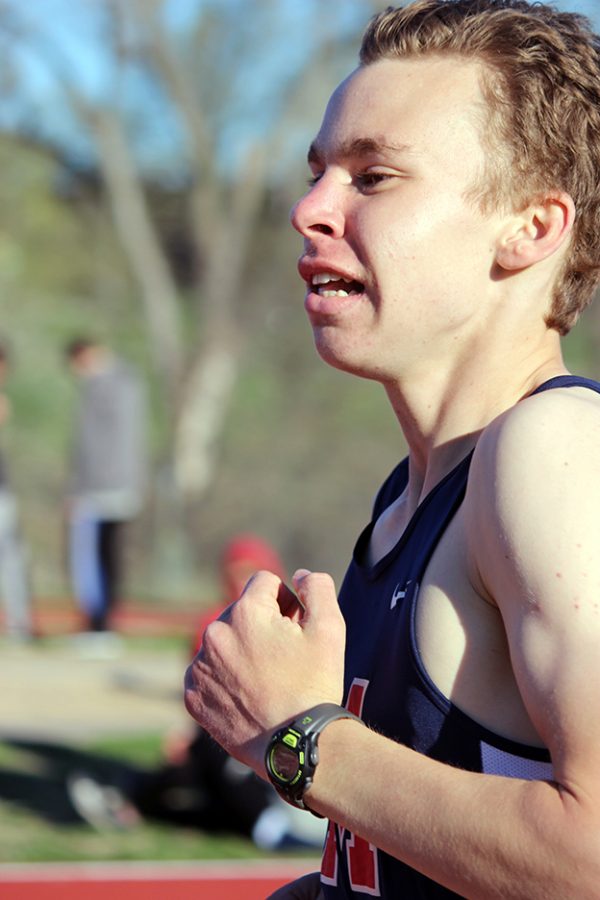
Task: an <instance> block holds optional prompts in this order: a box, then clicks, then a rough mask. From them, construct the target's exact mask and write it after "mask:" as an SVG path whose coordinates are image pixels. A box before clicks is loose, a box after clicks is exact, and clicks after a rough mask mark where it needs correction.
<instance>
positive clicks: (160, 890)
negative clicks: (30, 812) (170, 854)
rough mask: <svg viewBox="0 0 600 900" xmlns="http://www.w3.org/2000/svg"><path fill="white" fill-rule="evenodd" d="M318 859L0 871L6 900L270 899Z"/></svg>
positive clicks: (9, 867)
mask: <svg viewBox="0 0 600 900" xmlns="http://www.w3.org/2000/svg"><path fill="white" fill-rule="evenodd" d="M317 867H318V861H316V860H310V859H307V860H277V861H274V862H265V861H262V860H260V861H253V860H250V861H247V862H241V861H239V860H231V861H225V860H220V861H219V862H206V863H170V862H167V863H158V862H157V863H68V864H66V863H55V864H52V863H40V864H32V865H17V864H7V865H2V866H0V897H1V898H2V900H265V898H267V897H268V896H269V894H270V893H271V892H272V891H274V890H276V889H277V888H278V887H281V886H282V885H284V884H287V882H289V881H292V880H293V879H294V878H298V877H299V876H300V875H304V874H305V873H306V872H312V871H314V870H315V869H316V868H317Z"/></svg>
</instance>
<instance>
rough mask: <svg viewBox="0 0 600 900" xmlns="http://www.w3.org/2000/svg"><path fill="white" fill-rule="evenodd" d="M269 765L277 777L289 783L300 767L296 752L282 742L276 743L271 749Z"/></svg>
mask: <svg viewBox="0 0 600 900" xmlns="http://www.w3.org/2000/svg"><path fill="white" fill-rule="evenodd" d="M271 766H272V768H273V771H274V773H275V775H276V776H277V778H279V779H281V781H283V782H284V783H285V784H290V783H291V782H292V781H294V779H295V778H296V777H297V775H298V770H299V768H300V763H299V761H298V754H297V753H296V751H295V750H292V748H291V747H288V746H286V745H285V744H283V743H280V744H277V745H276V746H275V747H274V748H273V750H272V751H271Z"/></svg>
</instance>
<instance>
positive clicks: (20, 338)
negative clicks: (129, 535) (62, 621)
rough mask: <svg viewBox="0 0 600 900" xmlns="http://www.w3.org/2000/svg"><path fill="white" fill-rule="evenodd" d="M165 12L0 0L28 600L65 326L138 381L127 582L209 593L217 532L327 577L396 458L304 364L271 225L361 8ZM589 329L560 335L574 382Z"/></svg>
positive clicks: (376, 422)
mask: <svg viewBox="0 0 600 900" xmlns="http://www.w3.org/2000/svg"><path fill="white" fill-rule="evenodd" d="M176 5H177V4H176V3H175V2H173V0H172V2H169V0H87V2H86V3H85V4H76V5H73V4H71V8H70V10H69V7H68V5H67V4H66V3H64V2H61V0H55V2H53V3H50V2H49V0H48V3H47V6H48V9H47V10H46V12H48V11H49V8H50V7H52V8H54V9H56V10H62V12H60V16H63V17H64V19H63V22H62V25H63V28H62V30H61V29H58V28H55V29H54V31H53V29H52V27H51V26H52V25H55V26H58V25H59V24H60V16H59V14H58V13H57V19H56V22H54V21H53V19H52V16H48V15H47V16H45V17H44V18H42V17H41V16H39V15H37V13H36V10H35V9H31V8H30V6H29V5H23V4H19V3H18V2H16V0H0V92H1V96H2V98H3V104H0V129H2V131H3V133H4V137H2V138H1V139H0V164H1V167H2V168H1V173H2V175H1V177H0V200H1V202H0V286H1V289H2V319H1V323H0V331H2V333H4V334H6V335H7V336H8V337H9V339H10V341H11V342H12V344H13V347H14V359H15V365H14V370H13V375H12V378H11V381H10V384H9V391H10V394H11V398H12V401H13V416H12V420H11V421H10V423H9V425H8V426H7V427H6V428H5V429H4V431H5V434H4V435H3V442H4V443H5V445H6V449H7V452H8V455H9V463H10V468H11V471H12V477H13V481H14V482H15V486H16V488H17V490H18V492H19V494H20V496H21V498H22V502H23V511H24V526H25V531H26V535H27V537H28V539H29V542H30V545H31V548H32V556H33V563H34V579H35V586H36V589H37V592H38V593H39V594H41V595H51V594H59V593H63V592H64V591H65V590H67V582H66V578H65V572H64V568H63V566H62V557H63V545H64V542H63V535H62V511H61V510H62V506H61V504H62V494H63V486H64V481H65V474H66V465H67V453H68V444H69V427H70V411H71V406H72V402H73V391H74V387H73V385H72V384H71V382H70V380H69V378H68V377H67V374H66V371H65V369H64V366H63V362H62V358H61V356H62V347H63V345H64V343H65V341H66V340H67V339H68V338H69V337H70V336H72V335H73V334H75V333H80V332H84V333H92V334H95V335H98V336H99V337H100V338H101V339H103V340H106V341H107V343H109V344H110V345H112V346H113V347H115V349H116V350H118V351H119V352H121V353H122V354H124V355H125V356H127V357H128V358H129V359H131V360H132V361H133V362H135V363H136V364H137V365H138V366H139V367H140V369H141V370H142V371H143V372H144V373H145V375H146V377H147V380H148V385H149V388H150V393H151V398H152V409H153V422H152V434H151V436H150V439H151V442H152V452H153V458H154V461H155V471H154V474H155V478H154V484H153V493H152V496H151V498H150V501H149V504H148V508H147V510H146V513H145V515H144V516H143V519H142V521H141V522H140V523H139V527H138V528H137V531H136V534H135V540H134V542H133V545H132V555H131V571H132V579H131V583H130V592H131V593H132V594H135V595H137V596H143V597H145V598H149V599H155V600H157V601H164V602H166V601H174V600H176V599H177V598H178V597H185V596H190V595H191V594H198V595H202V596H204V595H206V594H207V593H208V592H210V590H211V588H212V578H213V571H214V559H215V556H216V554H217V553H218V551H219V548H220V547H221V545H222V543H223V542H224V541H225V540H226V539H227V537H229V536H230V535H231V534H232V533H233V532H237V531H240V530H246V529H252V530H257V531H258V532H260V533H262V534H263V535H264V536H265V537H268V538H271V539H272V540H273V541H274V542H275V543H276V545H277V546H278V548H279V549H280V550H281V552H282V553H283V555H284V558H285V560H286V561H287V563H288V565H289V566H290V568H293V567H295V566H296V565H307V566H312V567H316V568H325V569H327V570H329V571H332V573H333V574H334V575H335V576H336V577H337V578H338V579H339V577H340V576H341V574H342V572H343V569H344V567H345V564H346V561H347V557H348V553H349V551H350V549H351V546H352V542H353V540H354V538H355V536H356V534H357V533H358V531H359V530H360V528H361V527H362V524H363V523H364V521H365V520H366V518H367V516H368V512H369V507H370V502H371V498H372V496H373V494H374V492H375V490H376V488H377V487H378V485H379V483H380V482H381V480H382V478H383V477H384V476H385V475H386V474H387V472H388V470H389V469H390V468H391V467H392V466H393V465H394V464H395V462H396V461H397V459H398V458H399V457H400V456H401V455H402V453H403V452H404V445H403V441H402V438H401V436H400V434H399V432H398V429H397V427H396V424H395V422H394V421H393V418H392V416H391V413H390V412H389V410H388V406H387V401H386V400H385V397H384V394H383V391H382V390H381V389H380V388H379V387H378V386H376V385H374V384H370V383H367V382H360V381H357V380H355V379H348V378H347V377H345V376H344V375H341V374H340V373H338V372H334V371H331V370H329V369H327V368H326V367H325V366H324V365H323V364H322V363H320V361H318V359H317V357H316V354H315V352H314V349H313V346H312V339H311V335H310V329H309V327H308V324H307V322H306V318H305V315H304V312H303V309H302V294H303V289H302V285H301V284H300V282H299V279H298V277H297V275H296V274H295V260H296V257H297V255H298V251H299V246H300V243H299V240H298V239H297V236H295V235H294V233H293V232H292V230H291V228H290V227H289V226H288V225H287V216H288V210H289V207H290V206H291V204H292V203H293V201H294V200H295V198H296V197H297V196H299V195H300V194H301V193H302V192H303V190H304V187H303V183H302V175H303V172H304V168H305V167H304V163H303V156H304V153H305V150H306V145H307V143H308V141H309V140H310V138H311V137H312V136H313V134H314V132H315V131H316V129H317V128H318V124H319V121H320V117H321V113H322V110H323V108H324V104H325V102H326V99H327V97H328V95H329V93H330V92H331V89H332V88H333V87H334V85H335V84H336V83H337V82H338V81H339V80H340V78H341V77H343V75H344V74H345V73H346V72H348V71H349V70H350V69H351V68H352V66H353V65H354V63H355V57H356V48H357V44H358V36H359V33H360V31H361V30H362V27H363V25H364V23H365V21H366V19H367V17H368V16H369V15H370V14H371V13H372V12H373V9H374V8H375V4H373V3H371V2H370V0H356V2H355V3H353V4H348V5H343V6H342V5H341V4H336V3H325V2H322V0H306V2H303V4H297V3H294V2H292V0H289V2H288V0H251V2H243V3H242V2H240V0H223V2H208V0H207V2H204V3H200V2H198V3H194V2H190V3H188V4H187V5H186V4H180V5H182V6H184V7H186V8H187V14H186V19H185V22H183V24H182V22H181V21H179V20H176V19H174V18H173V16H172V13H173V8H174V7H175V6H176ZM73 17H75V18H73ZM82 23H83V25H85V28H83V29H82ZM76 25H77V26H78V28H79V29H80V30H79V31H78V30H77V28H76V27H75V26H76ZM70 29H71V30H70ZM27 60H29V64H27ZM32 60H33V61H34V64H32ZM40 73H41V74H40ZM42 82H43V83H44V84H45V85H46V88H45V90H46V94H45V95H44V96H45V98H46V99H45V101H44V100H40V93H39V92H40V83H42ZM596 321H597V317H595V315H594V314H593V313H592V314H588V317H587V319H586V322H587V323H588V324H587V325H584V327H583V328H582V329H580V330H579V331H578V332H577V335H576V336H574V337H573V338H570V339H569V342H570V343H569V352H570V353H571V354H572V357H573V359H574V360H575V361H576V363H577V365H578V366H579V368H580V369H582V368H583V369H584V370H585V371H588V372H589V373H590V374H597V372H596V373H595V372H594V361H593V353H594V348H595V346H596V345H597V340H598V331H599V330H600V329H598V327H597V326H596ZM184 535H185V537H184Z"/></svg>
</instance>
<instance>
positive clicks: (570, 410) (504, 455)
mask: <svg viewBox="0 0 600 900" xmlns="http://www.w3.org/2000/svg"><path fill="white" fill-rule="evenodd" d="M599 449H600V394H597V393H595V392H594V391H592V390H590V389H589V388H562V389H561V388H558V389H556V390H552V391H546V392H544V393H541V394H536V395H533V396H531V397H528V398H526V399H525V400H523V401H521V403H519V404H517V405H516V406H514V407H513V408H512V409H510V410H508V411H507V412H506V413H504V414H503V415H502V416H499V417H498V419H496V420H495V421H494V422H492V423H491V424H490V425H489V426H488V427H487V428H486V429H485V431H484V432H483V434H482V435H481V438H480V440H479V442H478V445H477V448H476V450H475V454H474V457H473V466H472V471H471V477H470V489H471V494H472V495H475V494H477V495H481V492H482V491H483V492H484V494H485V498H486V502H488V503H489V502H490V501H492V500H493V502H494V506H497V505H498V504H499V505H500V507H501V508H504V505H505V504H508V505H509V507H511V506H515V505H516V506H517V507H520V506H521V505H522V504H523V503H525V502H529V501H530V500H532V499H533V498H534V497H537V498H538V499H541V498H543V496H544V495H546V494H548V495H552V494H553V493H554V491H556V490H561V491H562V490H563V489H564V488H565V486H567V485H570V486H572V487H573V488H575V487H576V482H577V481H578V480H579V479H584V480H587V479H588V478H590V477H592V476H593V475H594V474H597V473H598V471H599V470H600V453H599V452H598V451H599ZM509 511H510V509H509Z"/></svg>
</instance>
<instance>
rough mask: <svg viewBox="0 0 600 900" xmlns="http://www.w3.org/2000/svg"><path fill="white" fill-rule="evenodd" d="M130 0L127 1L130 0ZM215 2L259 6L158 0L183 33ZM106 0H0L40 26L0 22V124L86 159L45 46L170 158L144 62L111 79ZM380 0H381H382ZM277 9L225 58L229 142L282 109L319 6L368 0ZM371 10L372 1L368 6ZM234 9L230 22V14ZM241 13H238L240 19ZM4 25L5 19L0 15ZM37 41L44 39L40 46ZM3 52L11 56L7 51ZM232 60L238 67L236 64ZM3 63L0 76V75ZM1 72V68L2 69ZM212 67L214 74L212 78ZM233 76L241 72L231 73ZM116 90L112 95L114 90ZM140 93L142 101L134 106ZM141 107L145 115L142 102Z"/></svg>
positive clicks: (294, 3) (172, 120) (590, 9)
mask: <svg viewBox="0 0 600 900" xmlns="http://www.w3.org/2000/svg"><path fill="white" fill-rule="evenodd" d="M127 2H128V0H125V3H127ZM211 2H218V3H219V4H220V6H221V7H223V8H227V6H229V7H231V8H232V9H238V10H240V13H241V14H243V15H244V24H247V23H248V21H252V19H253V17H254V18H256V19H257V20H258V16H257V15H253V13H256V11H257V10H259V9H260V8H262V4H259V3H258V2H257V0H164V2H163V20H164V25H165V29H167V30H170V31H172V32H175V33H176V34H178V35H179V36H181V37H182V38H183V39H185V35H186V32H187V31H189V29H190V27H191V26H192V25H193V23H194V20H195V19H196V17H197V16H198V12H199V10H202V9H203V7H205V6H209V5H210V3H211ZM107 3H108V0H75V2H74V0H36V2H34V3H24V2H22V0H1V6H0V9H1V8H4V9H7V8H8V9H9V10H11V9H12V11H13V15H14V21H15V22H16V23H17V25H19V23H20V27H22V28H23V31H24V32H25V33H27V34H29V35H30V34H31V33H35V32H38V34H39V35H40V36H41V43H40V45H38V46H37V47H36V45H35V41H33V42H32V41H31V40H30V39H29V40H19V39H17V40H14V39H10V40H6V39H5V40H4V41H2V32H1V29H0V58H2V55H3V54H5V55H8V54H10V56H11V59H13V60H14V61H15V63H16V66H17V68H18V72H19V76H18V77H19V79H20V83H21V90H20V91H16V90H14V91H11V90H8V91H6V89H5V91H4V93H3V96H2V103H1V104H0V127H2V126H3V125H4V127H5V128H6V127H7V128H9V129H10V127H11V125H14V123H15V122H17V121H21V122H22V121H23V119H24V117H25V119H26V121H29V122H30V123H31V126H32V129H33V130H35V129H36V128H38V129H39V130H41V131H42V132H43V131H45V132H46V134H49V133H52V134H53V135H54V136H55V138H56V140H57V142H58V143H59V144H63V145H64V144H65V143H68V144H69V145H70V149H71V155H72V156H73V157H74V158H77V156H79V157H80V158H81V159H82V160H84V159H85V158H86V157H89V155H90V152H91V145H90V143H89V142H88V141H87V138H86V135H85V133H84V131H83V130H82V129H81V127H79V126H78V124H77V122H76V121H75V120H74V118H73V116H72V114H71V112H70V109H69V104H68V103H66V102H65V101H64V96H63V95H62V90H61V88H60V87H58V86H57V83H56V79H55V76H53V74H52V66H51V65H50V66H48V65H47V63H46V60H45V55H46V54H47V53H49V54H50V55H52V54H55V58H56V59H58V58H60V59H61V64H62V65H64V67H65V70H66V71H69V72H70V73H75V77H76V85H77V89H78V91H80V92H81V93H82V94H83V95H84V96H86V97H87V98H88V99H89V100H91V101H93V102H95V103H103V102H104V103H105V102H110V103H113V104H114V103H119V102H120V103H121V106H122V107H126V106H127V103H128V102H129V103H130V104H131V106H132V108H134V107H137V109H138V113H137V115H138V120H137V125H136V132H137V137H138V139H139V148H138V152H139V153H140V154H142V155H145V156H146V158H147V160H148V163H147V164H148V165H151V164H152V162H151V161H152V160H153V159H154V160H158V159H159V157H161V155H164V158H165V159H167V158H168V157H169V156H171V157H172V155H173V148H174V147H175V146H176V145H177V143H179V144H180V145H181V144H182V143H183V134H182V131H181V124H180V122H179V121H178V119H177V117H176V116H175V115H174V114H173V112H172V110H170V108H169V106H168V104H165V102H164V97H161V96H160V93H159V92H157V91H156V88H155V86H153V85H152V83H151V81H150V80H149V79H148V76H147V73H145V72H144V71H143V69H141V70H140V69H137V70H136V69H135V68H134V67H131V69H130V70H129V71H126V74H125V76H124V77H121V79H120V81H119V82H118V83H116V82H115V78H114V71H115V69H114V66H113V64H112V59H111V55H110V53H109V52H107V44H108V42H107V41H106V40H103V39H102V38H103V25H104V19H103V8H106V4H107ZM385 5H386V3H385V0H382V2H381V7H382V8H383V7H384V6H385ZM554 5H555V6H557V7H558V8H559V9H562V10H565V11H569V12H580V13H583V14H585V15H587V16H589V17H590V19H591V20H592V22H593V24H594V25H595V27H596V28H597V29H598V31H600V0H555V2H554ZM271 6H272V8H273V10H274V11H275V14H273V13H271V14H270V15H269V16H268V17H266V18H263V20H259V22H266V23H268V26H267V27H265V26H262V30H261V25H260V24H259V25H258V26H257V33H256V35H255V41H256V46H254V45H252V46H249V47H247V48H246V47H242V48H241V51H242V55H243V54H245V57H246V58H245V59H242V58H241V57H240V65H238V66H237V67H234V66H232V67H231V82H232V84H231V86H232V88H233V90H232V91H231V97H230V99H229V101H228V102H229V106H228V107H227V112H228V115H229V118H228V119H225V122H224V127H223V129H222V130H223V134H224V141H225V143H226V144H227V145H228V146H229V147H230V148H232V150H233V148H235V146H236V144H237V142H239V140H240V135H243V134H248V133H251V132H252V129H254V130H255V132H258V131H260V129H261V128H264V127H265V124H266V123H265V122H264V121H262V120H260V116H261V115H262V116H263V117H268V116H269V115H272V116H274V115H277V114H278V106H277V102H278V97H277V90H278V82H279V81H280V80H281V78H282V77H288V78H289V77H290V73H291V74H292V75H293V73H294V71H295V69H299V67H300V66H301V63H302V59H303V55H305V54H306V52H308V51H307V48H308V47H309V46H310V42H311V40H312V39H313V35H314V33H315V31H316V27H315V26H318V25H321V24H322V21H323V15H322V13H323V11H324V10H329V11H331V10H332V9H334V10H335V28H336V35H333V42H335V39H336V37H337V36H338V34H339V36H340V37H341V36H342V35H343V34H348V33H352V34H356V45H357V47H358V40H359V34H360V31H361V29H362V25H363V23H364V22H366V19H367V17H368V15H370V12H371V10H369V11H368V12H367V11H366V9H365V0H272V2H271ZM371 9H372V8H371ZM235 21H236V18H235V16H234V17H233V18H232V22H234V23H235ZM240 21H241V20H240ZM0 24H1V20H0ZM40 46H41V47H42V48H43V49H42V51H40ZM7 58H8V57H7ZM234 68H237V70H238V71H237V73H236V72H235V71H234ZM2 77H3V76H2V72H1V71H0V83H1V80H2ZM5 77H6V76H5ZM218 77H219V75H218V74H216V75H215V78H217V79H218ZM236 77H237V79H238V80H237V81H235V79H236ZM115 98H116V99H115ZM140 99H141V100H142V101H143V102H142V104H141V107H140V103H139V101H140ZM140 108H143V110H144V112H143V115H142V116H140V115H139V109H140Z"/></svg>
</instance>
